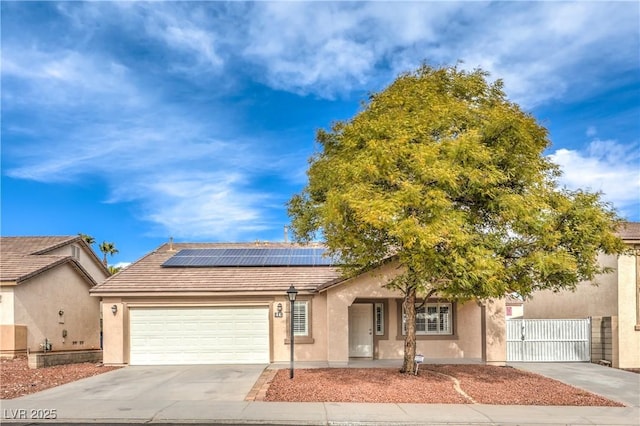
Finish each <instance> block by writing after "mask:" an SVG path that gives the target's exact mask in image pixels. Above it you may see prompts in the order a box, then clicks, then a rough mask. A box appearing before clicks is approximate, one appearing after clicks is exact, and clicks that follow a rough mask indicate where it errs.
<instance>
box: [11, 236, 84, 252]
mask: <svg viewBox="0 0 640 426" xmlns="http://www.w3.org/2000/svg"><path fill="white" fill-rule="evenodd" d="M79 239H80V236H77V235H75V236H69V235H67V236H57V237H0V253H24V254H44V253H45V252H47V251H50V250H53V249H56V248H58V247H60V246H63V245H65V244H69V243H70V242H72V241H74V240H79Z"/></svg>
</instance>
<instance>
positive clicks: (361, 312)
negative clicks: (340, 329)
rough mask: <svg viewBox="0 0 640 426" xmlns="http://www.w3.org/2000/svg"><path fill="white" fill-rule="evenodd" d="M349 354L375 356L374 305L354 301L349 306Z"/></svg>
mask: <svg viewBox="0 0 640 426" xmlns="http://www.w3.org/2000/svg"><path fill="white" fill-rule="evenodd" d="M349 356H350V357H370V358H371V357H373V305H372V304H371V303H354V304H353V305H351V306H350V307H349Z"/></svg>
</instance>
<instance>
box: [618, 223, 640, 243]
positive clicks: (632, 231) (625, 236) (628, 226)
mask: <svg viewBox="0 0 640 426" xmlns="http://www.w3.org/2000/svg"><path fill="white" fill-rule="evenodd" d="M618 236H620V238H622V240H623V241H624V242H626V243H640V222H624V223H623V225H622V227H621V228H620V230H619V231H618Z"/></svg>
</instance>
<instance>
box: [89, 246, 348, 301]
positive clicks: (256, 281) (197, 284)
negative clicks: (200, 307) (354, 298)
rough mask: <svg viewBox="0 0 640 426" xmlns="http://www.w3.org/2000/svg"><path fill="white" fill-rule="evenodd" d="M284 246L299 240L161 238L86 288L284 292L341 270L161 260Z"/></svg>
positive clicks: (104, 291) (310, 286)
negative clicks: (187, 252)
mask: <svg viewBox="0 0 640 426" xmlns="http://www.w3.org/2000/svg"><path fill="white" fill-rule="evenodd" d="M288 247H298V246H296V245H292V244H288V243H174V244H171V245H170V244H163V245H162V246H160V247H159V248H158V249H156V250H155V251H153V252H151V253H149V254H148V255H146V256H144V257H143V258H142V259H140V260H138V261H136V262H134V263H133V264H131V265H129V266H128V267H127V268H126V269H124V270H122V271H120V272H119V273H118V274H116V275H113V276H111V277H109V278H108V279H107V280H106V281H105V282H103V283H102V284H100V285H98V286H96V287H95V288H93V289H92V290H91V293H93V294H95V295H110V294H111V295H113V294H121V293H127V294H131V293H134V292H135V293H147V292H150V293H156V292H169V293H174V292H217V293H220V292H224V293H227V292H229V293H236V292H256V291H260V292H284V291H286V290H287V289H288V288H289V286H291V285H294V286H295V287H296V288H297V289H298V290H299V291H306V292H312V291H316V289H317V288H318V287H320V286H321V285H323V284H325V283H327V282H331V281H333V280H335V279H337V278H339V277H340V271H339V269H338V268H337V267H335V266H268V267H260V266H231V267H230V266H210V267H189V266H185V267H175V266H174V267H163V266H162V264H163V263H164V262H166V261H167V260H169V259H170V258H171V257H172V256H173V255H175V254H176V253H177V252H178V251H180V250H183V249H208V248H265V249H269V248H288ZM306 247H308V246H306ZM316 247H321V246H316Z"/></svg>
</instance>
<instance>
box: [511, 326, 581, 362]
mask: <svg viewBox="0 0 640 426" xmlns="http://www.w3.org/2000/svg"><path fill="white" fill-rule="evenodd" d="M590 348H591V321H590V320H589V319H588V318H586V319H562V320H555V319H554V320H550V319H514V320H507V361H512V362H513V361H522V362H567V361H576V362H584V361H590V360H591V349H590Z"/></svg>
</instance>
